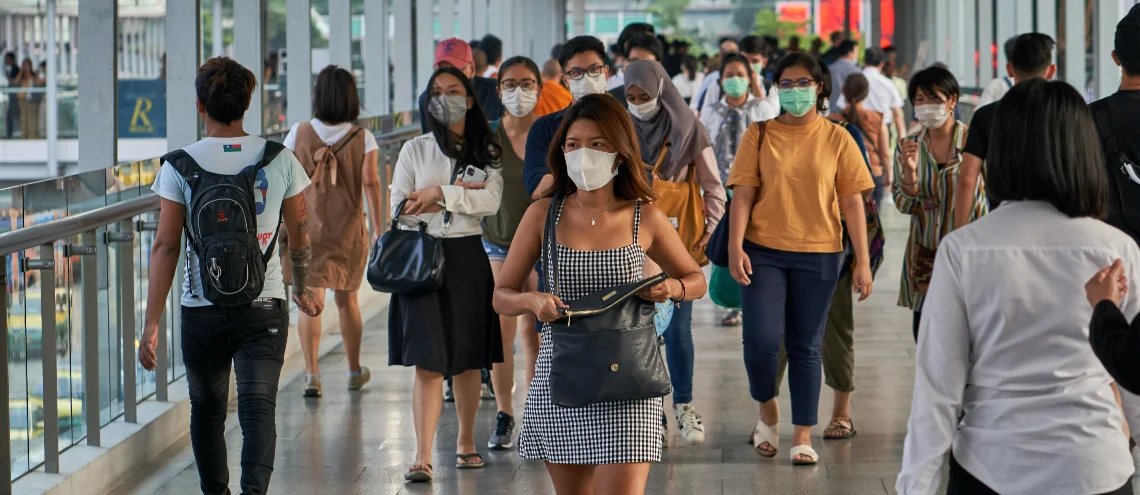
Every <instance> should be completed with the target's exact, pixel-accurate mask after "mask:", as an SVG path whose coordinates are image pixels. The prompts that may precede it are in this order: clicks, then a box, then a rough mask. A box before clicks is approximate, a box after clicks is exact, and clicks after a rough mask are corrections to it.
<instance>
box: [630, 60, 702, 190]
mask: <svg viewBox="0 0 1140 495" xmlns="http://www.w3.org/2000/svg"><path fill="white" fill-rule="evenodd" d="M632 86H637V87H639V88H641V89H642V90H644V91H645V92H646V93H647V94H649V97H650V98H657V104H658V105H660V106H661V110H660V111H658V112H657V113H656V114H655V115H653V117H652V118H650V119H649V120H641V119H636V118H635V119H633V126H634V128H635V129H637V139H638V141H639V142H640V144H641V157H642V159H643V160H644V161H645V163H646V164H648V165H649V166H650V167H652V166H654V165H655V164H656V163H657V159H658V158H659V156H660V154H661V152H662V148H663V147H664V145H665V142H666V141H668V142H669V149H668V150H666V151H665V153H666V155H665V159H664V160H663V161H662V162H661V169H660V170H659V171H658V174H659V175H660V176H661V177H663V178H674V177H680V176H682V173H683V172H684V171H685V169H686V168H688V166H689V165H690V164H692V163H693V162H694V161H695V160H696V159H697V156H699V155H700V154H701V152H703V151H704V150H705V148H708V147H709V146H710V141H709V135H708V132H707V131H705V128H704V126H702V125H701V124H700V123H699V122H697V117H696V115H693V111H692V110H691V109H690V108H689V106H688V105H686V104H685V99H684V98H683V97H682V96H681V93H680V92H679V91H677V87H676V86H674V85H673V81H672V80H671V79H670V78H669V75H668V73H666V72H665V68H664V67H662V66H661V64H660V63H657V62H654V61H652V60H637V61H635V62H631V63H630V64H629V65H627V66H626V69H625V91H626V93H627V94H628V93H629V88H630V87H632Z"/></svg>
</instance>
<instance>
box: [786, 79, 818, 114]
mask: <svg viewBox="0 0 1140 495" xmlns="http://www.w3.org/2000/svg"><path fill="white" fill-rule="evenodd" d="M815 88H816V87H815V85H814V84H813V85H811V86H809V87H806V88H792V90H791V91H788V92H784V91H782V90H781V91H780V106H781V107H783V108H784V110H787V111H788V113H790V114H792V115H795V116H796V117H803V116H804V115H807V113H808V112H810V111H811V109H812V108H813V107H815V103H816V96H817V95H816V93H815Z"/></svg>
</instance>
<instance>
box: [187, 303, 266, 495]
mask: <svg viewBox="0 0 1140 495" xmlns="http://www.w3.org/2000/svg"><path fill="white" fill-rule="evenodd" d="M255 304H256V303H255ZM288 336H289V313H288V310H287V309H286V306H285V301H283V300H280V299H273V300H270V301H269V302H268V303H267V304H265V305H264V307H250V306H246V307H240V308H220V307H214V306H208V307H204V308H190V307H183V308H182V358H183V361H184V362H185V363H186V381H187V383H188V385H189V388H190V444H191V446H192V447H193V450H194V461H195V462H196V463H197V464H198V477H199V479H200V483H201V488H202V493H204V494H207V495H214V494H219V495H222V494H229V493H230V491H229V483H230V471H229V467H228V465H227V462H226V439H225V423H226V409H227V403H228V401H229V377H230V366H231V364H232V366H233V369H234V372H235V373H236V374H237V400H238V422H239V423H240V424H241V433H242V446H241V492H242V493H243V494H250V495H262V494H264V493H266V492H267V491H268V489H269V478H270V476H271V475H272V474H273V455H274V452H275V450H276V448H277V424H276V421H275V413H276V410H277V384H278V382H279V381H280V378H281V366H282V364H284V362H285V341H286V339H287V338H288Z"/></svg>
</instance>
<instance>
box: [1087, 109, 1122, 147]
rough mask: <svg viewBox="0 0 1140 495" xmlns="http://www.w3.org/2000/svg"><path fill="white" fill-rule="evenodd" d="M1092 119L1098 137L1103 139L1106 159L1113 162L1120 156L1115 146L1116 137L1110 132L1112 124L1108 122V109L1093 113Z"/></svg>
mask: <svg viewBox="0 0 1140 495" xmlns="http://www.w3.org/2000/svg"><path fill="white" fill-rule="evenodd" d="M1093 117H1094V118H1095V119H1096V130H1097V132H1099V133H1100V137H1101V138H1102V139H1104V147H1105V151H1106V152H1108V159H1109V160H1115V159H1116V157H1117V156H1118V155H1120V147H1119V146H1117V144H1116V135H1115V134H1114V133H1113V132H1112V123H1111V122H1109V120H1108V117H1109V115H1108V107H1105V108H1104V110H1102V111H1100V112H1094V113H1093Z"/></svg>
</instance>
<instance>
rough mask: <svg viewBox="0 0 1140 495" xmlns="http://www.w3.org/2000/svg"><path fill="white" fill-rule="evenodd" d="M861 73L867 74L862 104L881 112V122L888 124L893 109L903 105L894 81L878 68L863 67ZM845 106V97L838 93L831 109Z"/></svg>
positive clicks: (891, 119) (891, 118) (892, 116)
mask: <svg viewBox="0 0 1140 495" xmlns="http://www.w3.org/2000/svg"><path fill="white" fill-rule="evenodd" d="M863 75H864V76H867V83H868V88H867V99H866V100H863V106H864V107H867V109H868V110H874V111H876V112H879V113H881V114H883V123H884V124H888V125H889V124H890V123H891V122H892V121H893V120H894V110H895V109H896V108H902V106H903V101H902V95H900V94H899V90H898V88H897V87H895V82H894V81H892V80H891V78H889V77H887V76H884V75H883V73H882V72H880V71H879V69H878V68H875V67H864V68H863ZM846 107H847V98H846V97H844V96H843V95H842V94H840V95H839V101H838V102H836V104H835V108H834V109H832V111H833V112H834V111H838V110H843V109H844V108H846Z"/></svg>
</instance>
